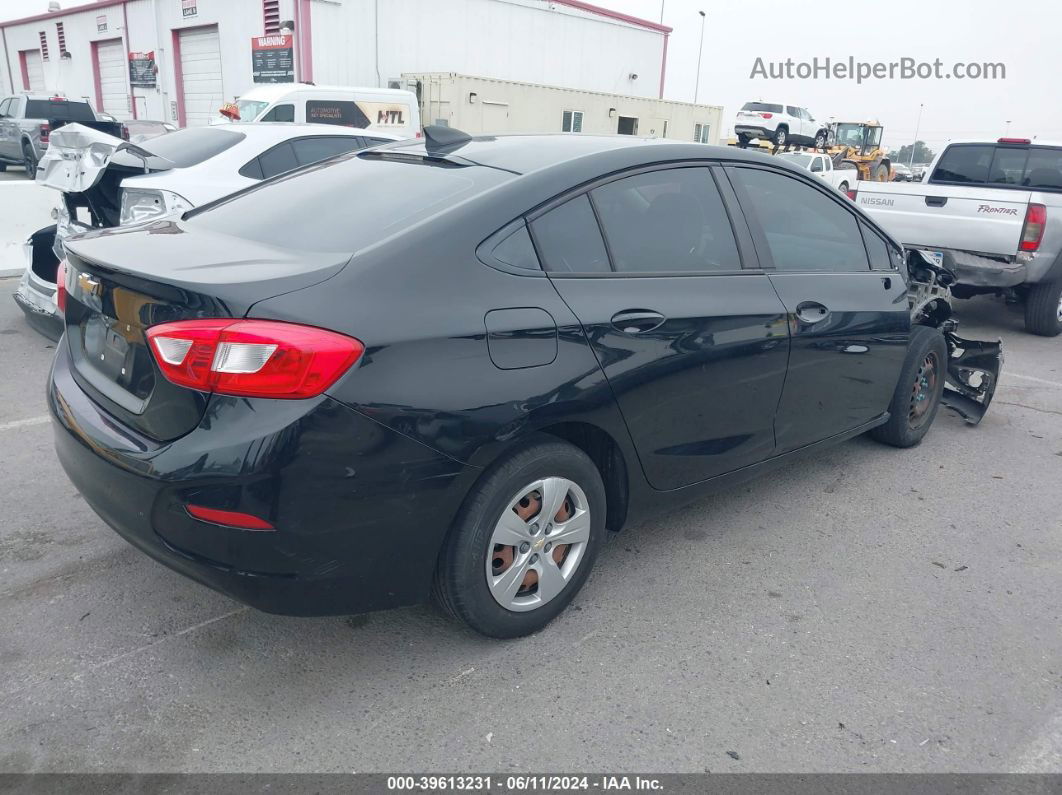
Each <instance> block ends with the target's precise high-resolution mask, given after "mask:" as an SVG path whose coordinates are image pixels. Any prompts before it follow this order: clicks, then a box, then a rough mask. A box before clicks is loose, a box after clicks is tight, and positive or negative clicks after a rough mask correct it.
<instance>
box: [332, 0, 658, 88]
mask: <svg viewBox="0 0 1062 795" xmlns="http://www.w3.org/2000/svg"><path fill="white" fill-rule="evenodd" d="M599 2H601V4H602V5H606V6H607V5H608V4H609V2H608V0H599ZM377 6H378V7H379V12H380V18H379V20H378V21H377V20H376V19H374V9H375V8H376V7H377ZM311 8H312V10H313V25H312V28H313V30H312V32H313V59H314V81H315V82H317V83H322V84H324V83H338V84H359V85H377V53H376V38H377V37H376V33H377V30H378V33H379V53H378V62H379V79H380V81H381V84H382V85H384V86H386V85H387V83H386V81H387V79H388V78H393V77H398V76H399V75H401V74H402V73H403V72H457V73H459V74H470V75H482V76H484V77H493V78H497V79H502V80H518V81H522V82H529V83H540V84H545V85H555V86H566V87H570V88H581V89H586V90H590V91H603V92H608V93H618V94H626V95H634V96H643V97H656V96H657V94H658V92H659V88H660V67H661V61H662V58H663V54H664V53H663V47H664V35H663V33H661V32H658V31H654V30H650V29H648V28H644V27H639V26H635V25H632V24H630V23H627V22H623V21H620V20H616V19H610V18H607V17H604V16H601V15H597V14H592V13H589V12H585V11H579V10H577V9H574V8H571V7H569V6H563V5H560V4H552V3H549V2H545V0H402V2H394V0H379V2H378V3H373V2H367V1H366V0H362V1H361V2H351V1H350V0H348V1H347V2H343V3H330V2H319V1H315V2H313V3H312V4H311ZM377 23H378V25H377ZM631 75H637V78H636V79H633V80H632V79H631V78H630V76H631Z"/></svg>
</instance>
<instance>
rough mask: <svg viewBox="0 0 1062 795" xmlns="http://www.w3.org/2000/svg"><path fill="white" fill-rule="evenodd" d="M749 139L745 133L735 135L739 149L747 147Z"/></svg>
mask: <svg viewBox="0 0 1062 795" xmlns="http://www.w3.org/2000/svg"><path fill="white" fill-rule="evenodd" d="M751 140H752V139H751V138H750V137H749V136H747V135H739V136H738V137H737V145H738V146H739V147H740V148H741V149H748V146H749V141H751Z"/></svg>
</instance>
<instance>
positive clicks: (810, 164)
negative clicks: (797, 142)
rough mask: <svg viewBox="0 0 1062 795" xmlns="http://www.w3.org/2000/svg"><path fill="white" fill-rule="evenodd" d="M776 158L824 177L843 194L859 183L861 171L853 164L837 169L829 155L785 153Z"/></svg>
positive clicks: (846, 164)
mask: <svg viewBox="0 0 1062 795" xmlns="http://www.w3.org/2000/svg"><path fill="white" fill-rule="evenodd" d="M776 157H779V158H781V159H782V160H784V161H786V162H787V163H791V164H792V165H794V166H796V167H797V168H803V169H805V170H807V171H810V172H811V173H812V174H815V175H816V176H819V177H822V179H824V180H826V182H828V183H830V184H831V185H833V187H835V188H837V190H839V191H840V192H841V193H848V191H849V190H851V189H854V188H855V186H856V183H857V182H858V181H859V171H858V170H856V167H855V165H853V164H852V163H841V164H840V165H839V166H838V167H837V168H834V166H833V160H831V159H830V156H829V155H824V154H822V153H821V152H783V153H782V154H780V155H776Z"/></svg>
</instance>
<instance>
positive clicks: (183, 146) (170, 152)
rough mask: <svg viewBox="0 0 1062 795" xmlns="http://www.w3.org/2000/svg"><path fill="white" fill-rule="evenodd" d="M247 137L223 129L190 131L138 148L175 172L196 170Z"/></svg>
mask: <svg viewBox="0 0 1062 795" xmlns="http://www.w3.org/2000/svg"><path fill="white" fill-rule="evenodd" d="M246 137H247V136H246V135H244V134H243V133H242V132H234V131H233V130H229V129H226V128H225V127H220V126H219V127H189V128H188V129H185V130H177V131H176V132H171V133H169V134H167V135H162V136H160V137H158V138H152V139H151V140H150V141H145V142H144V143H143V144H139V146H142V147H143V148H144V149H146V150H147V151H148V152H151V154H153V155H156V156H157V157H161V158H163V159H165V160H168V161H169V162H170V163H173V165H174V166H176V167H177V168H189V167H190V166H197V165H199V164H200V163H202V162H204V161H205V160H209V159H210V158H212V157H215V156H216V155H220V154H221V153H222V152H224V151H225V150H226V149H231V148H232V147H234V146H236V144H238V143H239V142H240V141H242V140H243V139H244V138H246Z"/></svg>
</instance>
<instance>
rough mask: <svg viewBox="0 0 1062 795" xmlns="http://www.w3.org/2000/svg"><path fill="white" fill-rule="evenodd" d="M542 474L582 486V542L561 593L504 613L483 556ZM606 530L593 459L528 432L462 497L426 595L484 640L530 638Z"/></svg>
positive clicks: (555, 610)
mask: <svg viewBox="0 0 1062 795" xmlns="http://www.w3.org/2000/svg"><path fill="white" fill-rule="evenodd" d="M548 477H560V478H565V479H567V480H569V481H571V482H572V483H575V484H577V485H578V486H579V488H580V489H582V492H583V494H584V495H585V496H586V498H587V503H588V505H587V506H586V507H587V509H588V510H589V513H590V533H589V540H588V541H587V542H586V543H585V549H583V550H582V557H581V558H580V559H579V560H578V562H577V567H576V568H575V569H574V571H572V572H571V574H570V579H569V580H568V582H567V584H566V585H565V586H564V589H563V590H562V591H560V592H559V593H558V594H557V595H556V596H555V597H553V598H552V599H550V600H549V601H547V602H546V603H545V604H542V605H540V606H538V607H536V608H533V609H530V610H524V611H515V610H509V609H506V608H505V607H503V606H502V604H501V603H499V601H498V600H496V599H495V597H494V595H493V594H492V593H491V590H490V587H489V586H488V583H487V570H486V564H487V562H488V560H489V557H488V556H489V555H494V554H497V553H496V552H495V551H494V550H496V549H497V548H496V547H494V546H493V537H494V532H495V527H496V525H497V524H498V522H499V519H500V518H501V517H502V513H503V511H505V510H506V509H507V507H508V505H509V503H510V501H512V500H513V498H514V496H515V495H517V493H518V492H519V491H520V490H521V489H523V488H524V487H525V486H527V485H528V484H531V483H534V482H535V481H536V480H539V479H542V478H548ZM606 534H607V531H606V529H605V486H604V483H603V482H602V480H601V474H600V472H598V469H597V467H596V466H595V465H594V462H593V461H591V460H590V458H589V456H587V455H586V453H584V452H583V451H582V450H580V449H579V448H577V447H575V446H573V445H570V444H568V443H566V442H562V441H560V440H558V439H555V438H553V437H550V436H546V435H541V436H538V437H535V438H534V439H532V440H530V441H529V442H528V443H527V444H526V445H525V446H523V447H521V448H519V449H517V450H515V451H514V452H512V453H510V454H509V455H507V456H506V457H505V458H504V459H502V460H501V461H500V462H498V463H497V464H495V465H494V466H493V467H492V469H491V471H490V472H489V473H488V474H487V475H486V476H485V477H483V478H482V479H481V480H480V482H479V483H477V484H476V486H475V487H474V488H473V489H472V491H471V492H470V493H469V495H468V497H467V498H466V499H465V503H464V505H463V506H462V508H461V510H460V512H459V513H458V515H457V519H456V521H455V522H454V526H453V528H452V529H451V532H450V534H449V537H448V538H447V539H446V542H445V544H444V546H443V550H442V552H441V554H440V555H439V561H438V563H437V565H436V571H435V580H434V582H433V584H432V597H433V599H434V600H435V601H436V602H437V603H438V604H439V605H440V606H441V607H442V608H443V610H445V611H446V612H447V613H449V614H450V615H451V616H452V617H454V618H457V619H460V620H461V621H464V622H465V623H466V624H468V625H469V626H470V627H471V628H472V629H474V630H475V631H477V632H479V633H481V634H483V635H486V636H488V637H492V638H516V637H520V636H523V635H529V634H531V633H533V632H537V631H538V630H540V629H542V628H543V627H544V626H546V625H547V624H548V623H549V622H550V621H552V620H553V619H554V618H555V617H556V616H557V615H558V614H559V613H560V612H561V611H562V610H564V608H565V607H567V605H568V603H569V602H571V600H572V598H573V597H574V596H575V594H576V593H578V591H579V589H580V588H581V587H582V586H583V583H585V582H586V578H587V576H588V575H589V574H590V570H591V568H593V565H594V560H595V558H596V557H597V554H598V552H599V550H600V549H601V545H602V544H603V543H604V540H605V535H606ZM546 549H547V550H548V547H546Z"/></svg>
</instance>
